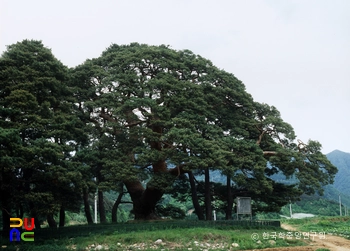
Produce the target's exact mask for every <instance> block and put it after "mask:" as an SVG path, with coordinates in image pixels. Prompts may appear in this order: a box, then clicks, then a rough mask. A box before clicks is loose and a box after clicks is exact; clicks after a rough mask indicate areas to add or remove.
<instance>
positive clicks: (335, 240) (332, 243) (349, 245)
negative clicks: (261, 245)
mask: <svg viewBox="0 0 350 251" xmlns="http://www.w3.org/2000/svg"><path fill="white" fill-rule="evenodd" d="M282 228H284V229H285V230H288V231H297V229H295V228H293V227H292V226H289V225H286V224H282ZM319 248H327V249H329V250H331V251H350V240H347V239H344V238H341V237H339V236H334V235H326V238H325V239H320V238H314V240H313V241H310V244H309V246H300V247H285V248H266V249H256V251H278V250H281V251H315V250H317V249H319Z"/></svg>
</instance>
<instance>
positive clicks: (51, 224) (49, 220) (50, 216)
mask: <svg viewBox="0 0 350 251" xmlns="http://www.w3.org/2000/svg"><path fill="white" fill-rule="evenodd" d="M46 219H47V223H48V224H49V227H51V228H57V223H56V221H55V219H54V218H53V214H52V213H49V214H47V215H46Z"/></svg>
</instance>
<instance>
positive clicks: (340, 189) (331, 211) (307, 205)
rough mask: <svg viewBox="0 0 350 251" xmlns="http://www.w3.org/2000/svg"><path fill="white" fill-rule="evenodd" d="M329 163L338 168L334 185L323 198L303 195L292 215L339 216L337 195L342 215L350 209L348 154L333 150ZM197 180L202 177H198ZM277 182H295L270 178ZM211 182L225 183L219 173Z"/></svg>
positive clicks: (223, 177)
mask: <svg viewBox="0 0 350 251" xmlns="http://www.w3.org/2000/svg"><path fill="white" fill-rule="evenodd" d="M326 156H327V158H328V159H329V161H330V162H331V163H332V164H333V165H335V166H336V167H337V168H338V173H337V174H336V176H335V179H334V183H333V184H332V185H327V186H325V187H324V194H323V196H320V195H317V194H316V195H312V196H308V195H303V196H302V197H301V200H300V201H298V202H296V203H294V204H292V208H293V212H294V213H312V214H315V215H330V216H332V215H339V195H340V197H341V202H342V205H343V207H342V214H343V215H344V212H345V208H350V153H346V152H342V151H339V150H334V151H332V152H330V153H328V154H327V155H326ZM198 178H199V180H201V178H202V179H204V177H198ZM272 178H273V179H274V180H276V181H278V182H281V183H284V184H293V183H296V182H297V180H296V178H295V177H291V178H289V179H287V178H286V176H285V175H283V174H282V173H278V174H275V175H273V176H272ZM211 180H212V181H214V182H221V183H223V184H224V183H225V182H226V177H225V176H222V175H221V174H220V172H219V171H213V172H211ZM282 213H283V214H285V215H288V213H289V205H287V206H285V207H284V208H283V209H282Z"/></svg>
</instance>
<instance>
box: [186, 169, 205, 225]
mask: <svg viewBox="0 0 350 251" xmlns="http://www.w3.org/2000/svg"><path fill="white" fill-rule="evenodd" d="M188 179H189V181H190V187H191V197H192V203H193V207H194V210H195V212H196V214H197V217H198V220H204V214H203V210H202V208H201V206H200V204H199V200H198V195H197V188H196V184H195V181H194V175H193V173H192V172H188Z"/></svg>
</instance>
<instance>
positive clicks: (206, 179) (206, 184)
mask: <svg viewBox="0 0 350 251" xmlns="http://www.w3.org/2000/svg"><path fill="white" fill-rule="evenodd" d="M210 188H211V186H210V174H209V168H206V169H205V170H204V192H205V194H204V203H205V219H206V220H213V213H212V207H211V191H210V190H211V189H210Z"/></svg>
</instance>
